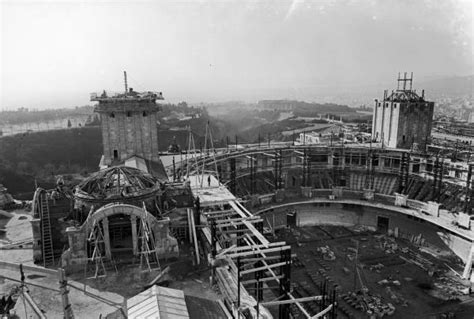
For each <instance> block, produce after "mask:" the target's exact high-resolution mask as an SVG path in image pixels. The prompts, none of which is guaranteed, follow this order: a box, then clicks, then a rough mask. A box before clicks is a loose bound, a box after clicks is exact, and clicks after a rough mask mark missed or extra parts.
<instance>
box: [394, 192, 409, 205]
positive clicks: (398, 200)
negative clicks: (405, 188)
mask: <svg viewBox="0 0 474 319" xmlns="http://www.w3.org/2000/svg"><path fill="white" fill-rule="evenodd" d="M407 197H408V196H407V195H403V194H399V193H395V206H406V205H407Z"/></svg>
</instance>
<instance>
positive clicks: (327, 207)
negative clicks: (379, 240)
mask: <svg viewBox="0 0 474 319" xmlns="http://www.w3.org/2000/svg"><path fill="white" fill-rule="evenodd" d="M398 209H400V207H393V210H392V209H389V208H388V209H387V208H386V207H385V208H380V207H373V206H367V205H363V203H355V204H354V203H344V202H342V201H341V202H334V201H317V202H308V201H306V202H295V203H289V204H283V205H278V206H273V207H271V208H266V209H264V210H262V211H260V212H257V214H260V215H262V217H264V221H265V223H268V224H272V223H273V220H275V227H279V226H280V227H281V226H284V225H286V213H288V212H290V211H296V222H297V225H299V226H313V225H336V226H357V225H360V226H365V227H368V228H370V229H373V230H375V229H376V228H377V217H378V216H381V217H386V218H388V220H389V225H388V228H389V229H391V230H395V228H398V229H399V231H400V232H402V233H408V234H412V235H419V234H422V235H423V238H425V241H426V242H428V243H430V244H431V245H434V246H436V247H439V248H441V249H446V248H449V249H450V250H452V251H453V252H454V253H455V254H456V255H457V256H459V257H460V258H461V259H462V260H463V261H466V260H467V257H468V254H469V250H470V248H471V245H472V242H471V240H470V239H468V238H464V237H462V236H459V235H457V234H455V233H454V232H452V231H450V230H448V229H445V228H442V227H440V226H437V225H434V224H432V223H431V222H429V221H426V220H424V219H422V218H418V217H416V216H413V215H408V214H403V213H401V212H399V211H398ZM272 215H275V218H274V217H273V216H272Z"/></svg>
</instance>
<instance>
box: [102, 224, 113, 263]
mask: <svg viewBox="0 0 474 319" xmlns="http://www.w3.org/2000/svg"><path fill="white" fill-rule="evenodd" d="M102 226H103V228H104V245H105V257H107V258H112V250H111V248H110V233H109V219H108V218H107V217H105V218H104V219H102Z"/></svg>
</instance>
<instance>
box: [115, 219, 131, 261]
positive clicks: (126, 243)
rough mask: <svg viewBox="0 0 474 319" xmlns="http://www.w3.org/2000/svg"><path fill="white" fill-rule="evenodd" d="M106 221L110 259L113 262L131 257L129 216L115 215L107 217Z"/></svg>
mask: <svg viewBox="0 0 474 319" xmlns="http://www.w3.org/2000/svg"><path fill="white" fill-rule="evenodd" d="M108 220H109V234H110V251H111V253H112V258H114V259H115V260H118V259H125V258H127V257H128V258H130V256H132V255H133V254H132V252H133V235H132V221H131V216H130V215H125V214H116V215H112V216H109V217H108ZM135 226H136V224H135Z"/></svg>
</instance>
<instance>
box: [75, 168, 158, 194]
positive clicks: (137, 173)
mask: <svg viewBox="0 0 474 319" xmlns="http://www.w3.org/2000/svg"><path fill="white" fill-rule="evenodd" d="M159 189H160V184H159V182H158V180H157V179H155V178H154V177H153V176H152V175H150V174H148V173H146V172H143V171H141V170H139V169H136V168H132V167H126V166H114V167H111V168H107V169H104V170H101V171H99V172H97V173H95V174H93V175H92V176H91V177H89V178H88V179H86V180H85V181H83V182H82V183H80V184H79V185H78V186H77V187H76V189H75V192H74V196H75V197H76V199H81V200H85V201H89V202H95V201H98V202H108V201H116V200H127V199H130V200H141V199H145V198H149V197H152V196H155V195H156V193H157V192H158V191H159Z"/></svg>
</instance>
